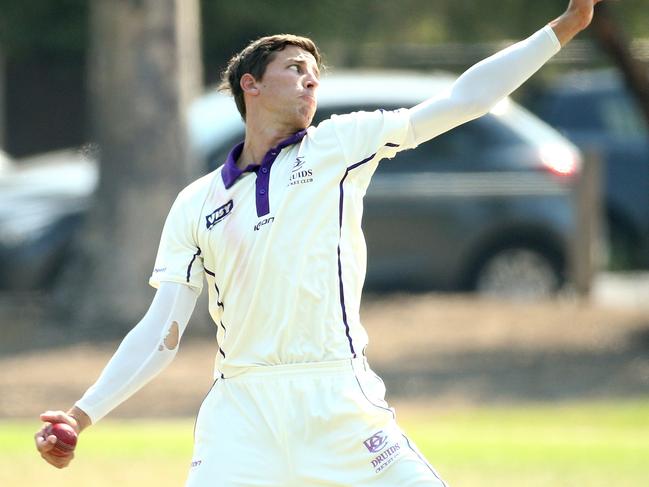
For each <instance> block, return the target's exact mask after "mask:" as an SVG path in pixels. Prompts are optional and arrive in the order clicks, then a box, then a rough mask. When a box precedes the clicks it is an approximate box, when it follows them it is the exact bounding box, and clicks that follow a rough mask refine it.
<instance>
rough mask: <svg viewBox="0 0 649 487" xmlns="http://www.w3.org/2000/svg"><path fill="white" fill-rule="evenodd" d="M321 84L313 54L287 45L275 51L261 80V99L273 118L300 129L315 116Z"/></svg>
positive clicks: (259, 83) (306, 125) (259, 85)
mask: <svg viewBox="0 0 649 487" xmlns="http://www.w3.org/2000/svg"><path fill="white" fill-rule="evenodd" d="M319 85H320V71H319V69H318V64H317V63H316V60H315V58H314V57H313V55H312V54H311V53H310V52H308V51H305V50H303V49H301V48H299V47H297V46H286V48H284V49H283V50H282V51H278V52H277V53H276V54H275V57H274V58H273V60H272V61H271V62H270V63H268V65H267V66H266V71H265V73H264V75H263V77H262V79H261V80H260V81H259V82H258V87H259V90H260V91H259V94H260V98H259V102H260V103H261V106H262V107H263V108H264V110H265V111H268V113H269V114H272V118H275V119H277V121H279V122H281V123H282V124H286V125H290V126H291V127H293V128H295V129H296V130H300V129H303V128H306V127H308V126H309V125H310V124H311V120H313V115H314V114H315V111H316V108H317V104H318V101H317V92H318V86H319Z"/></svg>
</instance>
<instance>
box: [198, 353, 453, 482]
mask: <svg viewBox="0 0 649 487" xmlns="http://www.w3.org/2000/svg"><path fill="white" fill-rule="evenodd" d="M194 436H195V441H194V454H193V457H192V464H191V469H190V472H189V477H188V479H187V484H186V485H187V487H208V486H209V487H256V486H267V487H271V486H272V487H310V486H331V487H338V486H341V487H342V486H349V487H363V486H372V487H397V486H398V487H424V486H426V487H431V486H434V487H443V486H445V484H444V482H443V481H442V480H441V479H440V477H439V476H438V475H437V473H436V472H435V470H434V469H433V468H432V467H431V466H430V465H429V464H428V462H427V461H426V460H425V459H424V457H423V455H422V454H421V453H420V452H419V451H418V450H417V448H416V447H415V445H414V444H413V443H412V441H410V440H409V439H408V438H407V437H406V436H405V434H403V432H402V431H401V430H400V429H399V427H398V426H397V424H396V422H395V419H394V412H393V410H392V409H390V408H389V407H388V405H387V403H386V402H385V386H384V385H383V381H382V380H381V379H380V378H379V377H378V376H377V375H376V374H375V373H374V372H372V370H371V369H370V368H369V366H368V365H367V362H366V360H365V359H350V360H340V361H334V362H319V363H310V364H296V365H292V364H291V365H276V366H264V367H255V368H253V369H252V370H249V371H247V372H245V373H243V374H241V375H238V376H236V377H233V378H226V379H218V380H217V381H216V382H215V383H214V386H213V387H212V389H211V390H210V392H209V393H208V395H207V397H206V398H205V400H204V401H203V404H202V405H201V408H200V411H199V413H198V417H197V419H196V429H195V435H194Z"/></svg>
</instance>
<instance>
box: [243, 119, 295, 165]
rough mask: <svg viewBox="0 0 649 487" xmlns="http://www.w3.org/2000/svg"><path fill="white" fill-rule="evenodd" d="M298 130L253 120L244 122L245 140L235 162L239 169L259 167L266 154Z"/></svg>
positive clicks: (283, 125)
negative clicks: (252, 165)
mask: <svg viewBox="0 0 649 487" xmlns="http://www.w3.org/2000/svg"><path fill="white" fill-rule="evenodd" d="M298 130H299V129H297V128H295V127H293V126H288V125H285V124H273V123H267V122H265V123H262V122H261V121H258V120H255V119H254V118H248V119H247V120H246V138H245V141H244V144H243V150H242V151H241V156H239V160H238V161H237V166H238V167H239V168H240V169H245V168H246V167H248V166H249V165H250V164H254V165H259V164H261V161H262V159H263V158H264V156H265V155H266V153H267V152H268V151H269V150H271V149H272V148H273V147H275V146H277V145H278V144H279V143H280V142H282V141H283V140H286V139H287V138H289V137H290V136H291V135H293V134H294V133H295V132H297V131H298Z"/></svg>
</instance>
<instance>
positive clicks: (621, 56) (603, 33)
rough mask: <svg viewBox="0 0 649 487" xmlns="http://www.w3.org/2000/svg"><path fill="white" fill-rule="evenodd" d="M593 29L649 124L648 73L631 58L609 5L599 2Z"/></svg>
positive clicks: (626, 41) (626, 42)
mask: <svg viewBox="0 0 649 487" xmlns="http://www.w3.org/2000/svg"><path fill="white" fill-rule="evenodd" d="M593 31H594V34H595V37H596V38H597V41H598V42H599V44H600V45H601V46H602V49H604V51H606V53H607V54H608V55H609V56H610V58H611V60H612V61H613V62H614V63H615V65H616V66H617V67H618V68H619V69H620V71H621V72H622V74H623V76H624V80H625V82H626V85H627V86H628V88H629V90H630V91H631V93H633V96H634V97H635V99H636V100H637V102H638V106H639V108H640V110H641V111H642V113H643V115H644V118H645V120H646V121H647V126H649V74H648V72H647V66H645V65H644V64H643V63H641V62H640V61H638V60H636V59H634V58H633V55H632V54H631V50H630V49H629V41H628V39H627V37H626V35H625V33H624V30H623V28H622V27H621V26H620V23H619V22H618V21H617V20H616V19H615V15H614V13H613V9H612V8H611V6H610V5H606V4H604V3H600V4H598V6H597V12H596V15H595V16H594V18H593Z"/></svg>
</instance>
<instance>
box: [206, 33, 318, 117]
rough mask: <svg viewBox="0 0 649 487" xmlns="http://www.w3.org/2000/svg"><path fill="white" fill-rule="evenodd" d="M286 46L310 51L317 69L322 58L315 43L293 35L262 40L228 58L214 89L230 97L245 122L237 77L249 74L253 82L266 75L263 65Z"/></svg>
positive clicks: (268, 37)
mask: <svg viewBox="0 0 649 487" xmlns="http://www.w3.org/2000/svg"><path fill="white" fill-rule="evenodd" d="M286 46H297V47H299V48H301V49H304V50H305V51H307V52H310V53H311V54H312V55H313V57H314V58H315V60H316V63H317V64H318V67H319V68H320V67H321V65H322V58H321V56H320V52H319V51H318V48H317V47H316V45H315V43H314V42H313V41H312V40H311V39H309V38H308V37H302V36H296V35H293V34H278V35H273V36H266V37H262V38H260V39H257V40H256V41H253V42H251V43H250V44H249V45H248V46H247V47H246V48H245V49H243V50H242V51H241V52H240V53H238V54H235V55H234V56H233V57H232V59H230V62H229V63H228V67H227V68H226V69H225V71H224V72H223V75H222V76H221V83H220V84H219V87H218V89H219V91H226V92H229V93H231V94H232V96H233V97H234V102H235V103H236V104H237V109H238V110H239V113H240V114H241V117H242V118H243V119H244V120H245V119H246V104H245V102H244V99H243V90H242V89H241V83H240V82H241V78H242V77H243V75H244V74H246V73H250V74H251V75H252V76H253V77H254V78H255V79H256V80H261V79H262V77H263V76H264V73H265V72H266V66H268V64H269V63H270V62H271V61H272V60H273V59H274V57H275V54H276V53H277V52H278V51H282V50H284V48H286Z"/></svg>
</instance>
